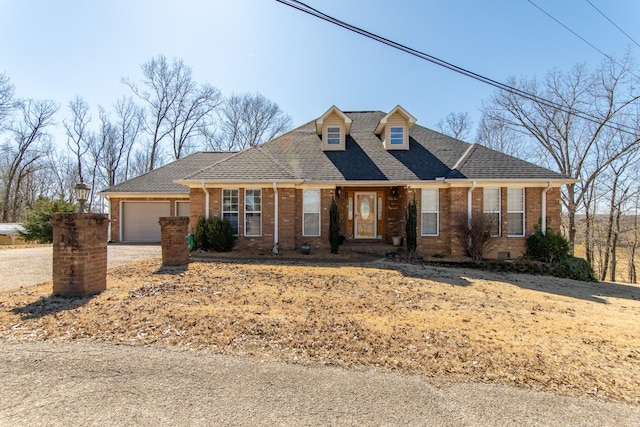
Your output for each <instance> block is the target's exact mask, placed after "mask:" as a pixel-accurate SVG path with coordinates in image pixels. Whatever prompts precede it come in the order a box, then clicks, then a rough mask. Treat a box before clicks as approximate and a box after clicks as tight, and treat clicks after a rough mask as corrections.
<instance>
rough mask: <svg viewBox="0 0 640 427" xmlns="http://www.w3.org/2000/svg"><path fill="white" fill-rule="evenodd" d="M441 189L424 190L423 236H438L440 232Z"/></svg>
mask: <svg viewBox="0 0 640 427" xmlns="http://www.w3.org/2000/svg"><path fill="white" fill-rule="evenodd" d="M438 196H439V190H438V189H437V188H435V189H426V188H425V189H423V190H422V209H421V210H422V221H421V222H422V225H421V234H422V235H423V236H437V235H438V232H439V221H438V219H439V216H440V202H439V200H438V199H439V197H438Z"/></svg>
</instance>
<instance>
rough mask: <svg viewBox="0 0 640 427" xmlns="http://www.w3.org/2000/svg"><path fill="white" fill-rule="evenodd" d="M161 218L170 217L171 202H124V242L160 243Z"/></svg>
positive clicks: (122, 218)
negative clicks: (159, 219) (159, 222)
mask: <svg viewBox="0 0 640 427" xmlns="http://www.w3.org/2000/svg"><path fill="white" fill-rule="evenodd" d="M161 216H169V202H122V215H121V221H122V241H123V242H159V241H160V224H158V218H160V217H161Z"/></svg>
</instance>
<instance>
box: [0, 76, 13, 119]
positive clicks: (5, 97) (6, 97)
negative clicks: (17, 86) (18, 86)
mask: <svg viewBox="0 0 640 427" xmlns="http://www.w3.org/2000/svg"><path fill="white" fill-rule="evenodd" d="M13 96H14V87H13V85H12V84H11V81H10V80H9V77H7V76H6V74H4V73H3V74H0V131H1V130H2V128H3V126H2V124H3V122H4V121H5V119H7V118H8V117H9V116H10V115H11V114H12V113H13V111H14V109H15V108H16V102H15V100H14V98H13Z"/></svg>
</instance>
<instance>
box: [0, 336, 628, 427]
mask: <svg viewBox="0 0 640 427" xmlns="http://www.w3.org/2000/svg"><path fill="white" fill-rule="evenodd" d="M0 344H1V345H0V378H2V381H0V425H48V426H68V425H74V426H81V425H101V426H109V425H113V426H115V425H117V426H120V425H154V426H162V425H190V426H198V425H201V426H211V425H224V426H235V425H237V426H273V425H283V426H310V425H318V426H325V425H338V426H342V425H344V426H352V425H353V426H356V425H357V426H361V425H369V426H374V425H375V426H378V425H393V426H397V425H402V426H406V425H415V426H418V425H420V426H424V425H437V426H492V425H493V426H514V425H522V426H525V425H526V426H536V425H574V426H575V425H580V426H591V425H592V426H637V425H638V424H640V407H639V406H628V405H623V404H615V403H604V402H601V401H597V400H591V399H586V398H570V397H562V396H557V395H555V394H552V393H541V392H533V391H529V390H522V389H518V388H512V387H505V386H499V385H488V384H448V385H442V386H435V385H434V384H432V383H429V382H427V381H426V380H424V379H421V378H419V377H416V376H409V375H399V374H389V373H380V372H373V371H367V372H354V371H347V370H343V369H337V368H333V367H304V366H296V365H287V364H284V363H271V362H268V363H267V362H265V363H261V362H259V361H255V360H252V359H246V358H240V357H231V356H220V355H214V354H209V353H196V352H191V351H178V350H173V349H162V348H155V347H148V348H145V347H129V346H125V345H113V344H96V343H88V342H84V343H82V342H75V343H73V342H72V343H63V342H27V343H25V342H12V341H9V342H1V343H0Z"/></svg>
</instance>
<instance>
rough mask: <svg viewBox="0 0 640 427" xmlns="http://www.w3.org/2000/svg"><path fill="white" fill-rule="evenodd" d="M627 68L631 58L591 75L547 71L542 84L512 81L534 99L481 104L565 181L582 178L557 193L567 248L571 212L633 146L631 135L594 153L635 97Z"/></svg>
mask: <svg viewBox="0 0 640 427" xmlns="http://www.w3.org/2000/svg"><path fill="white" fill-rule="evenodd" d="M618 64H622V65H621V66H620V65H618ZM631 66H632V64H631V60H630V58H625V59H624V60H623V61H622V62H620V61H615V60H613V59H610V60H609V61H606V62H604V63H603V64H602V66H601V67H600V68H599V69H598V70H596V71H595V72H593V73H589V72H588V71H587V69H586V68H585V67H584V66H582V65H577V66H575V67H574V68H573V69H572V70H571V71H570V72H569V73H566V74H565V73H562V72H560V71H552V72H550V73H549V74H548V75H547V76H546V78H545V79H544V81H543V82H542V83H541V84H540V83H538V82H537V81H536V80H535V79H533V80H530V81H526V80H523V81H517V80H516V79H515V78H511V79H510V80H509V85H510V86H513V87H516V88H518V89H521V90H523V91H525V92H527V93H530V94H533V95H534V96H533V97H522V96H520V95H518V94H515V93H512V92H507V91H499V92H496V93H494V95H493V96H492V97H491V100H490V102H488V103H486V104H485V105H484V106H483V112H484V114H485V115H486V116H488V117H490V118H492V119H496V120H503V121H504V123H505V124H506V125H508V126H509V127H511V128H512V129H514V130H517V131H520V132H521V133H522V134H523V135H526V136H527V137H528V138H530V140H531V141H532V142H534V143H535V144H536V145H537V146H538V147H540V148H541V149H542V152H543V153H544V155H545V156H544V158H542V159H540V161H541V163H545V162H546V163H547V165H548V166H550V167H551V168H553V169H555V170H557V171H558V172H560V173H562V174H563V175H565V176H567V177H570V178H576V179H581V182H580V183H577V184H568V185H566V186H565V187H564V188H563V192H562V201H563V205H564V208H565V210H566V212H567V215H568V222H569V224H568V240H569V244H570V246H571V249H572V250H573V249H574V245H575V235H576V211H577V210H578V208H579V207H580V206H581V203H582V202H583V198H584V196H585V194H586V193H587V192H588V191H589V188H590V186H591V185H593V183H594V181H595V179H596V178H597V176H598V174H599V173H600V172H601V171H602V170H603V169H604V168H606V167H607V166H608V165H609V164H610V163H611V162H612V161H615V160H616V159H619V158H622V157H624V156H625V155H626V154H627V153H628V152H629V151H631V150H633V149H634V148H635V147H636V146H637V145H638V139H637V137H635V136H634V135H633V131H632V132H631V133H632V135H631V136H632V137H631V138H627V139H625V141H624V144H621V145H619V146H618V147H617V150H616V151H615V152H614V151H609V152H608V153H607V157H600V155H601V154H603V151H600V152H599V151H598V147H599V145H600V144H601V143H602V141H603V139H606V135H605V134H606V130H607V129H610V128H618V129H621V128H622V126H621V125H620V124H619V123H621V122H624V121H625V120H626V119H627V117H628V114H629V113H630V112H631V111H630V110H631V109H632V108H631V107H633V105H634V103H636V102H637V100H638V99H639V97H638V96H637V95H636V94H635V93H634V92H635V87H634V86H633V84H632V82H631V73H630V67H631ZM545 100H548V101H551V102H552V103H553V104H551V103H549V102H546V101H545ZM558 106H561V108H558ZM626 129H627V127H625V131H627V132H628V130H626Z"/></svg>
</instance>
